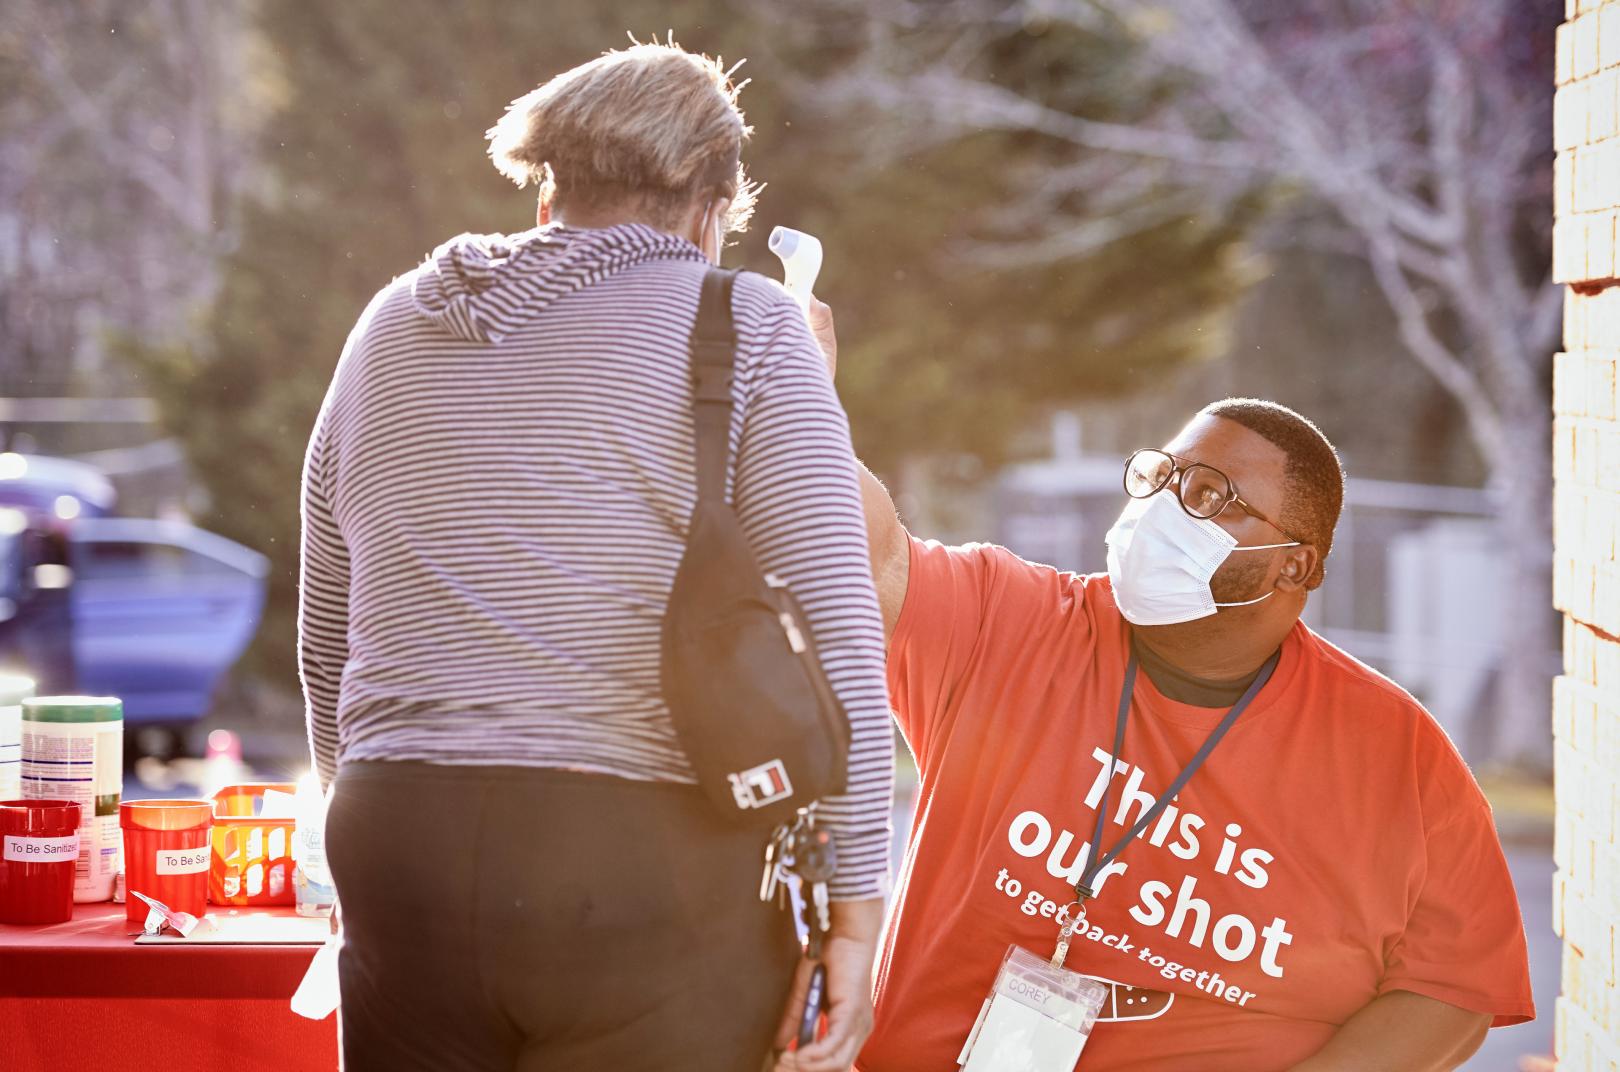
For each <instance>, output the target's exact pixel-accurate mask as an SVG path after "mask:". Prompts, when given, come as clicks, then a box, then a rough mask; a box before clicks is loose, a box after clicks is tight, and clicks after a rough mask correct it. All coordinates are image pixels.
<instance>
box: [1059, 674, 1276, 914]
mask: <svg viewBox="0 0 1620 1072" xmlns="http://www.w3.org/2000/svg"><path fill="white" fill-rule="evenodd" d="M1280 658H1282V649H1281V648H1279V649H1278V650H1277V651H1275V652H1274V653H1272V656H1271V658H1269V659H1267V660H1266V664H1265V665H1264V666H1262V667H1261V668H1260V673H1259V674H1258V675H1257V676H1256V677H1255V679H1254V681H1253V682H1251V683H1250V685H1249V687H1248V689H1247V690H1246V691H1245V692H1244V693H1243V696H1242V697H1241V698H1240V699H1239V700H1238V702H1237V703H1235V704H1233V705H1232V709H1231V710H1230V711H1228V712H1226V715H1225V717H1224V718H1222V719H1221V721H1220V725H1218V726H1216V727H1215V728H1214V729H1213V730H1211V731H1210V734H1209V737H1208V738H1207V739H1206V740H1205V741H1204V743H1203V746H1202V747H1200V748H1199V749H1198V752H1197V754H1195V755H1194V756H1193V757H1192V759H1191V760H1190V761H1189V762H1188V763H1187V765H1186V766H1185V767H1183V768H1182V769H1181V773H1180V774H1178V775H1176V780H1175V781H1173V782H1171V783H1170V787H1169V788H1168V789H1166V790H1165V791H1164V792H1163V793H1162V794H1160V795H1159V799H1157V800H1155V801H1154V802H1153V807H1151V808H1149V809H1148V810H1147V812H1146V814H1144V815H1143V816H1142V817H1141V818H1140V819H1138V820H1136V825H1135V826H1133V827H1131V828H1130V829H1129V830H1127V831H1126V832H1125V835H1124V836H1123V837H1121V838H1120V839H1119V840H1118V841H1116V842H1115V843H1114V847H1113V848H1111V849H1109V850H1108V852H1107V854H1106V855H1099V853H1100V852H1101V850H1102V836H1103V827H1104V826H1106V825H1107V823H1108V813H1109V811H1110V810H1112V809H1111V804H1110V797H1111V796H1112V795H1113V789H1114V765H1115V764H1116V763H1117V762H1118V761H1119V754H1120V752H1122V751H1124V749H1125V723H1126V722H1127V721H1128V720H1129V719H1130V717H1131V696H1132V694H1133V693H1134V692H1135V691H1136V653H1135V652H1134V651H1133V652H1131V659H1130V662H1129V663H1128V664H1127V665H1126V667H1125V687H1124V688H1123V689H1121V690H1120V693H1119V716H1118V717H1117V718H1116V719H1115V720H1114V751H1113V754H1112V755H1110V756H1109V757H1108V782H1107V784H1106V785H1105V786H1104V788H1103V798H1102V800H1101V801H1100V804H1101V807H1099V808H1098V809H1097V829H1096V831H1095V832H1094V833H1093V834H1092V836H1091V862H1090V863H1089V864H1088V865H1087V866H1086V869H1085V871H1084V873H1082V874H1081V876H1080V881H1079V882H1078V883H1076V884H1075V887H1074V896H1075V899H1076V900H1078V901H1079V902H1080V904H1081V906H1082V907H1084V905H1085V903H1086V902H1087V901H1089V900H1091V899H1092V898H1093V897H1095V896H1097V893H1096V887H1095V886H1093V885H1092V883H1094V882H1095V881H1096V880H1097V876H1098V875H1099V874H1101V873H1102V871H1103V869H1104V868H1106V867H1107V866H1108V865H1109V864H1111V863H1113V862H1114V861H1115V860H1116V859H1117V858H1118V857H1119V854H1120V853H1122V852H1124V851H1125V846H1127V845H1129V844H1130V843H1131V842H1132V841H1134V840H1136V835H1138V834H1140V833H1141V832H1142V831H1143V830H1145V829H1147V826H1148V824H1149V823H1151V822H1152V821H1153V820H1154V819H1157V818H1158V817H1159V813H1160V812H1162V811H1164V809H1165V808H1166V807H1168V806H1169V804H1170V801H1171V800H1172V799H1174V798H1175V795H1176V794H1177V793H1179V792H1181V790H1182V789H1183V788H1185V787H1186V785H1187V782H1188V781H1189V780H1190V779H1191V778H1192V776H1193V774H1194V773H1196V772H1197V770H1198V768H1199V767H1202V766H1203V765H1204V761H1205V760H1206V759H1208V758H1209V754H1210V753H1211V752H1213V751H1215V746H1216V745H1218V744H1220V743H1221V738H1222V737H1225V736H1226V731H1227V730H1229V729H1231V728H1232V724H1233V723H1234V722H1236V721H1237V720H1238V716H1239V715H1241V714H1242V713H1243V711H1244V709H1245V708H1247V707H1248V706H1249V704H1251V703H1253V702H1254V698H1255V697H1256V696H1258V695H1260V690H1261V689H1263V688H1265V687H1266V682H1268V681H1270V680H1271V674H1272V671H1274V670H1276V669H1277V660H1279V659H1280Z"/></svg>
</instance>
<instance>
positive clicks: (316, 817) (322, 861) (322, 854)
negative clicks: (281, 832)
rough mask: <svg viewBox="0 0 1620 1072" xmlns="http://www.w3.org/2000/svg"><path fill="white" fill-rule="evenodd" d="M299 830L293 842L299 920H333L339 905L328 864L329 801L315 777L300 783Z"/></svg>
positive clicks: (298, 804)
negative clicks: (335, 907) (310, 917)
mask: <svg viewBox="0 0 1620 1072" xmlns="http://www.w3.org/2000/svg"><path fill="white" fill-rule="evenodd" d="M294 806H295V808H296V814H297V816H298V830H297V834H296V839H295V841H294V842H293V859H294V861H296V862H297V864H298V869H297V871H296V872H294V876H295V877H294V879H293V883H294V885H293V888H294V903H295V904H296V905H297V906H298V914H299V915H300V916H330V915H331V914H332V907H333V905H335V904H336V903H337V889H336V888H335V887H334V886H333V885H332V869H331V868H330V867H328V866H327V863H326V797H325V796H323V795H322V794H321V784H320V782H318V781H316V780H315V776H314V775H313V774H311V775H308V776H306V777H304V778H302V779H300V780H299V782H298V794H297V796H296V798H295V805H294Z"/></svg>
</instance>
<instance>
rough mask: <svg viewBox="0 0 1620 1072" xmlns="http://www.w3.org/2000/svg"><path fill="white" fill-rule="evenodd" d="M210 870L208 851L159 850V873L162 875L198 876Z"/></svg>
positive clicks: (201, 849) (202, 849)
mask: <svg viewBox="0 0 1620 1072" xmlns="http://www.w3.org/2000/svg"><path fill="white" fill-rule="evenodd" d="M207 870H208V849H207V847H206V846H204V847H203V848H200V849H159V850H158V854H157V873H158V874H160V875H196V874H200V873H202V872H204V871H207Z"/></svg>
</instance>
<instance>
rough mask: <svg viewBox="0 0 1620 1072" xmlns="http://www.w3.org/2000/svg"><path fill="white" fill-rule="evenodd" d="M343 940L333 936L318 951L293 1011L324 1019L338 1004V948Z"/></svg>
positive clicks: (297, 996)
mask: <svg viewBox="0 0 1620 1072" xmlns="http://www.w3.org/2000/svg"><path fill="white" fill-rule="evenodd" d="M342 944H343V939H342V937H341V936H339V935H336V934H334V935H332V937H330V938H328V939H327V941H326V944H325V945H323V946H321V948H320V949H319V950H318V951H317V952H316V954H315V959H314V960H312V961H310V962H309V970H308V971H306V972H305V973H304V980H303V982H301V983H299V984H298V990H297V991H296V992H295V993H294V994H293V996H292V1011H293V1012H295V1013H297V1014H298V1015H299V1016H302V1017H304V1018H305V1019H309V1020H324V1019H326V1018H327V1017H328V1016H331V1015H332V1014H333V1013H334V1012H336V1011H337V1007H338V948H339V947H340V946H342Z"/></svg>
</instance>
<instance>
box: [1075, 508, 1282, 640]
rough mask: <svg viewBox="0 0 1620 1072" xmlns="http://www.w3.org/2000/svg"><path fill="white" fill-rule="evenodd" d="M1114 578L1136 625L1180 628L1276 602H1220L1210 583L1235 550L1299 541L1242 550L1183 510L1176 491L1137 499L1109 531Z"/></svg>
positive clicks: (1121, 601)
mask: <svg viewBox="0 0 1620 1072" xmlns="http://www.w3.org/2000/svg"><path fill="white" fill-rule="evenodd" d="M1107 540H1108V577H1109V579H1110V580H1111V581H1112V582H1113V585H1114V601H1115V602H1116V603H1118V604H1119V610H1120V613H1121V614H1123V615H1125V620H1126V621H1128V622H1130V623H1131V624H1132V625H1175V624H1177V623H1179V622H1191V621H1196V620H1197V619H1199V618H1207V617H1209V616H1210V615H1211V614H1214V613H1215V612H1216V610H1217V609H1218V608H1220V607H1247V606H1249V605H1251V604H1254V603H1259V602H1261V601H1263V600H1266V599H1270V598H1271V597H1272V596H1273V595H1275V594H1276V589H1272V590H1271V591H1270V592H1267V593H1266V594H1265V595H1263V596H1260V597H1259V598H1257V599H1248V600H1244V601H1243V602H1241V603H1217V602H1215V594H1214V593H1213V592H1211V591H1210V588H1209V580H1210V578H1211V577H1213V576H1215V571H1216V570H1218V569H1220V567H1221V563H1222V562H1225V561H1226V559H1227V556H1228V555H1230V554H1231V553H1232V552H1233V551H1270V550H1273V549H1275V548H1279V547H1298V546H1299V542H1298V541H1294V542H1291V543H1267V544H1257V545H1255V546H1252V547H1239V546H1238V542H1237V537H1236V536H1233V535H1232V534H1231V533H1230V532H1227V531H1226V530H1225V529H1223V528H1221V527H1220V526H1219V525H1217V524H1215V522H1213V521H1210V520H1201V519H1199V518H1196V517H1193V516H1192V515H1191V514H1189V513H1187V511H1185V510H1183V509H1182V508H1181V503H1180V501H1179V500H1177V498H1176V497H1175V493H1174V492H1170V493H1165V492H1159V493H1158V494H1156V495H1150V496H1148V497H1147V498H1145V499H1132V500H1131V501H1130V502H1128V503H1126V504H1125V510H1124V512H1123V513H1121V514H1120V515H1119V520H1118V521H1116V522H1114V527H1113V528H1111V529H1109V530H1108V537H1107Z"/></svg>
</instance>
